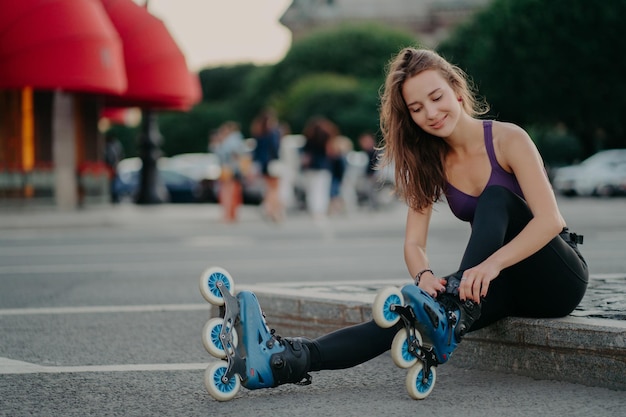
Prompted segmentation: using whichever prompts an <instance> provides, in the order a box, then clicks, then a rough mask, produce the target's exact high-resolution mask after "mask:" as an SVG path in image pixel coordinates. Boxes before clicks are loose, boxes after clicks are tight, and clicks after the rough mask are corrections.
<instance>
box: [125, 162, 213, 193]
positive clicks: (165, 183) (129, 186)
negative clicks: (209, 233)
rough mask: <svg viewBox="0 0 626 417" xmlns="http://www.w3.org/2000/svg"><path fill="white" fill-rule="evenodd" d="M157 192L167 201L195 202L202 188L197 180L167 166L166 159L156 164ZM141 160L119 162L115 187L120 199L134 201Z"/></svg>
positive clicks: (137, 189) (137, 187) (137, 188)
mask: <svg viewBox="0 0 626 417" xmlns="http://www.w3.org/2000/svg"><path fill="white" fill-rule="evenodd" d="M157 166H158V168H157V194H158V195H159V197H161V199H162V200H163V201H165V202H169V203H195V202H198V201H200V200H201V194H202V189H201V185H200V184H199V183H198V181H196V180H194V179H193V178H191V177H188V176H186V175H184V174H182V173H180V172H177V171H174V170H172V169H169V168H168V167H167V159H166V158H161V159H160V160H159V163H158V164H157ZM140 171H141V160H140V159H139V158H128V159H126V160H124V161H121V162H120V165H119V167H118V172H119V178H118V180H117V181H116V184H115V186H116V188H117V191H118V193H119V195H120V198H121V199H122V200H131V201H134V200H135V198H136V196H137V193H138V192H139V175H140Z"/></svg>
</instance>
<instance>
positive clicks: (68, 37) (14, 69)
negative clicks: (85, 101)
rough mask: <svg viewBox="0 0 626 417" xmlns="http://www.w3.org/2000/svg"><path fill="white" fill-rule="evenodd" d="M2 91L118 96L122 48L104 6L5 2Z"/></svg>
mask: <svg viewBox="0 0 626 417" xmlns="http://www.w3.org/2000/svg"><path fill="white" fill-rule="evenodd" d="M0 10H1V12H0V88H5V89H10V88H22V87H25V86H31V87H34V88H37V89H57V88H61V89H64V90H68V91H84V92H93V93H108V94H119V93H123V92H124V91H125V90H126V74H125V69H124V58H123V53H122V42H121V40H120V37H119V36H118V34H117V32H116V31H115V28H114V27H113V25H112V24H111V21H110V20H109V18H108V16H107V14H106V12H105V11H104V9H103V7H102V4H101V2H100V1H99V0H80V1H76V0H0Z"/></svg>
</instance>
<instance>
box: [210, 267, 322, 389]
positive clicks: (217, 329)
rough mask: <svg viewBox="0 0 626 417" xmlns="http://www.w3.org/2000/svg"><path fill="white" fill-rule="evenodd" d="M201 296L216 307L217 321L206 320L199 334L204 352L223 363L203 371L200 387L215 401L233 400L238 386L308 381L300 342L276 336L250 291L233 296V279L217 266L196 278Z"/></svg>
mask: <svg viewBox="0 0 626 417" xmlns="http://www.w3.org/2000/svg"><path fill="white" fill-rule="evenodd" d="M200 292H201V293H202V296H203V297H204V298H205V299H206V300H207V301H208V302H209V303H211V304H213V305H217V306H220V317H216V318H212V319H210V320H209V321H208V322H207V323H206V325H205V326H204V329H203V331H202V342H203V344H204V347H205V348H206V350H207V351H208V352H209V353H210V354H211V355H213V356H215V357H217V358H220V359H225V360H221V361H218V362H215V363H213V364H210V365H209V367H208V368H207V370H206V372H205V377H204V383H205V386H206V388H207V391H208V392H209V394H210V395H211V396H212V397H213V398H215V399H216V400H218V401H228V400H231V399H232V398H233V397H234V396H235V395H236V394H237V392H238V391H239V389H240V387H241V385H243V386H244V387H246V388H248V389H251V390H253V389H259V388H271V387H275V386H278V385H280V384H284V383H289V382H291V383H300V384H308V383H310V381H311V377H310V375H309V374H308V373H307V369H309V366H310V363H309V361H310V359H309V351H308V348H307V346H306V344H304V343H303V339H300V338H294V339H289V338H281V337H280V336H277V335H275V333H274V331H273V330H270V329H269V328H268V326H267V323H266V322H265V318H264V316H263V312H262V311H261V307H260V306H259V302H258V300H257V298H256V296H255V295H254V293H252V292H250V291H241V292H240V293H238V294H237V295H236V296H235V295H234V294H235V291H234V282H233V279H232V277H231V276H230V274H229V273H228V272H227V271H226V270H224V269H222V268H219V267H212V268H209V269H207V270H206V271H204V273H203V274H202V275H201V276H200Z"/></svg>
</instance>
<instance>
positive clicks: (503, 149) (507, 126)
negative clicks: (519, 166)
mask: <svg viewBox="0 0 626 417" xmlns="http://www.w3.org/2000/svg"><path fill="white" fill-rule="evenodd" d="M492 133H493V145H494V148H495V150H496V155H497V158H498V161H499V162H500V164H501V165H502V166H503V168H505V169H507V170H508V167H509V166H510V163H509V158H519V157H522V155H525V154H527V153H528V152H530V153H534V150H535V149H536V147H535V144H534V142H533V141H532V139H531V138H530V136H529V135H528V132H526V130H524V129H523V128H522V127H520V126H519V125H516V124H515V123H510V122H500V121H494V122H493V128H492Z"/></svg>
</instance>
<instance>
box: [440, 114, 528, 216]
mask: <svg viewBox="0 0 626 417" xmlns="http://www.w3.org/2000/svg"><path fill="white" fill-rule="evenodd" d="M491 125H492V122H491V120H485V121H483V129H484V131H485V148H486V149H487V155H489V162H490V164H491V176H490V177H489V181H487V185H486V187H485V188H487V187H489V186H490V185H501V186H503V187H505V188H507V189H509V190H511V191H512V192H514V193H515V194H517V195H519V196H520V197H522V198H524V194H523V193H522V189H521V188H520V186H519V183H518V182H517V178H515V175H513V174H511V173H509V172H506V171H505V170H504V168H502V167H501V166H500V164H499V163H498V160H497V159H496V152H495V150H494V148H493V135H492V133H491ZM483 191H484V190H483ZM445 195H446V200H447V201H448V205H449V206H450V210H452V213H454V215H455V216H456V217H458V218H459V219H461V220H463V221H466V222H470V223H472V221H473V220H474V212H475V211H476V205H477V204H478V197H474V196H471V195H469V194H465V193H464V192H462V191H460V190H458V189H456V188H454V186H453V185H452V184H450V183H446V189H445Z"/></svg>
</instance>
